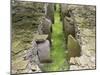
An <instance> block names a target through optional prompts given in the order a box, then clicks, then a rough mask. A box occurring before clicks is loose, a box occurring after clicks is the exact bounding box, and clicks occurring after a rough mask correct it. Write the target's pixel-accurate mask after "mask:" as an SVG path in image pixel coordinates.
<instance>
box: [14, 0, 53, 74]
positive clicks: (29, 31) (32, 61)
mask: <svg viewBox="0 0 100 75" xmlns="http://www.w3.org/2000/svg"><path fill="white" fill-rule="evenodd" d="M47 8H50V11H51V12H54V11H53V4H52V5H49V4H48V3H34V2H25V1H18V0H12V74H18V73H35V72H42V70H41V69H40V66H39V65H40V64H41V61H42V62H44V63H48V62H49V63H50V61H51V59H50V44H51V32H52V26H51V25H52V23H53V22H54V18H53V13H49V10H46V9H47ZM51 15H52V16H51ZM45 52H46V53H45ZM44 57H45V58H44Z"/></svg>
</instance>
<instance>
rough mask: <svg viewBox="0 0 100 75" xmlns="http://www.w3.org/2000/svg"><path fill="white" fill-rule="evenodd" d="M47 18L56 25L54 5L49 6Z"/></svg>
mask: <svg viewBox="0 0 100 75" xmlns="http://www.w3.org/2000/svg"><path fill="white" fill-rule="evenodd" d="M46 17H47V18H48V19H50V20H51V22H52V23H54V4H48V6H47V15H46Z"/></svg>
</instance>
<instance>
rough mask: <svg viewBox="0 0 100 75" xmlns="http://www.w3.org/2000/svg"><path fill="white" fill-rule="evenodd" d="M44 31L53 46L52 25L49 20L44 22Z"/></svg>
mask: <svg viewBox="0 0 100 75" xmlns="http://www.w3.org/2000/svg"><path fill="white" fill-rule="evenodd" d="M42 31H43V34H48V40H49V41H50V44H51V32H52V23H51V21H50V20H49V19H47V18H43V20H42Z"/></svg>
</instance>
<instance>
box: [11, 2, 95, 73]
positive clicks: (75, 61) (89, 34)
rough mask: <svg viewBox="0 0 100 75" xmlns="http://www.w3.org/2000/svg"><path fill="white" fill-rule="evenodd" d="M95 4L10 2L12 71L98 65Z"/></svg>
mask: <svg viewBox="0 0 100 75" xmlns="http://www.w3.org/2000/svg"><path fill="white" fill-rule="evenodd" d="M95 17H96V7H95V6H90V5H74V4H56V3H43V2H31V1H17V0H12V2H11V21H12V25H11V35H12V40H11V42H12V48H11V73H12V74H21V73H38V72H55V71H70V70H87V69H95V68H96V57H95V56H96V53H95V52H96V18H95Z"/></svg>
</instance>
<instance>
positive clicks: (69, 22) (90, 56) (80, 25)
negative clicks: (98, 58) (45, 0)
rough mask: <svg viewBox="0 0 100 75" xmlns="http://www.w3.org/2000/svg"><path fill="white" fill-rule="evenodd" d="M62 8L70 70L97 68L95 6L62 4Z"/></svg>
mask: <svg viewBox="0 0 100 75" xmlns="http://www.w3.org/2000/svg"><path fill="white" fill-rule="evenodd" d="M61 9H62V10H61V12H62V15H61V17H62V19H65V20H64V21H63V22H64V23H63V24H64V26H66V27H65V28H64V32H65V33H66V34H65V35H67V37H68V40H67V48H68V55H69V63H70V70H83V69H95V67H96V65H95V64H96V62H95V51H96V50H95V49H96V48H95V41H96V40H95V39H96V38H95V36H96V35H95V27H96V23H95V14H96V13H95V11H96V10H95V6H84V5H66V4H62V5H61ZM64 9H65V10H64ZM69 34H70V35H69ZM75 41H76V42H75Z"/></svg>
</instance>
